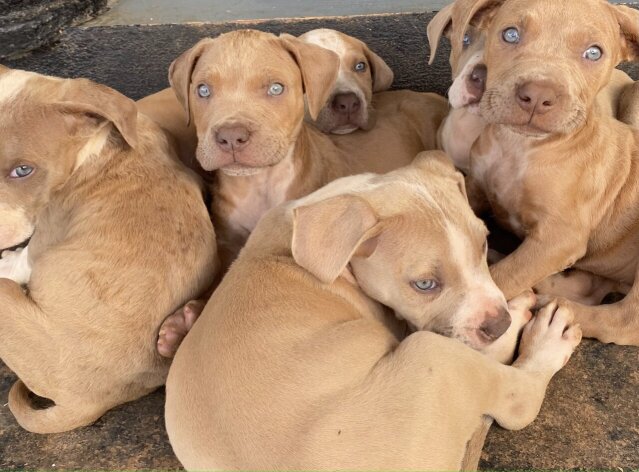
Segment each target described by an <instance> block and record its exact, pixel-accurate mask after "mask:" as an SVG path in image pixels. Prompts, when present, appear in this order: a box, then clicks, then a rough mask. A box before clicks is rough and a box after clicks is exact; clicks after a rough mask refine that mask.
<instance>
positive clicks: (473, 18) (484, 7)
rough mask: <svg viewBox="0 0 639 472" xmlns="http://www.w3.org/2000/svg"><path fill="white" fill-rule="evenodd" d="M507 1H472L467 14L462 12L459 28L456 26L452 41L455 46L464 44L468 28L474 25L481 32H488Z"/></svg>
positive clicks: (468, 5) (467, 7) (467, 6)
mask: <svg viewBox="0 0 639 472" xmlns="http://www.w3.org/2000/svg"><path fill="white" fill-rule="evenodd" d="M505 1H506V0H470V1H468V2H465V3H467V5H466V12H465V14H464V12H460V15H459V16H460V18H461V21H460V23H459V27H458V26H455V30H456V32H455V33H454V36H455V37H453V38H451V41H452V43H453V44H463V43H464V34H466V31H468V27H469V26H470V24H471V23H472V24H473V25H474V26H475V29H477V30H479V31H486V30H487V29H488V28H489V26H490V23H491V22H492V19H493V17H494V16H495V14H496V13H497V11H498V10H499V7H501V5H502V4H503V3H504V2H505Z"/></svg>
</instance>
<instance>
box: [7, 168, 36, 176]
mask: <svg viewBox="0 0 639 472" xmlns="http://www.w3.org/2000/svg"><path fill="white" fill-rule="evenodd" d="M34 170H35V169H34V168H33V167H31V166H27V165H22V166H18V167H16V168H15V169H13V170H12V171H11V173H10V174H9V177H11V178H12V179H22V178H24V177H28V176H29V175H31V174H33V171H34Z"/></svg>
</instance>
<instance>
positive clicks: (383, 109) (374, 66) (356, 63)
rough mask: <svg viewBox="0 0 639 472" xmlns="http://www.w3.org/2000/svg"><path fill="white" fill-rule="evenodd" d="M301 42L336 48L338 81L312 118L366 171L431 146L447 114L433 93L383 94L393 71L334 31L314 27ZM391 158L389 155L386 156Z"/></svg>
mask: <svg viewBox="0 0 639 472" xmlns="http://www.w3.org/2000/svg"><path fill="white" fill-rule="evenodd" d="M299 39H300V40H301V41H304V42H307V43H310V44H316V45H318V46H322V47H324V48H326V49H329V50H331V51H333V52H335V53H336V54H337V55H338V57H339V60H340V65H339V73H338V77H337V82H336V83H335V86H334V87H333V90H332V92H331V95H330V96H329V99H328V101H327V102H326V104H325V105H324V107H323V108H322V110H321V111H320V112H319V115H318V117H317V119H316V120H312V119H310V118H309V117H308V116H307V121H309V122H312V123H313V124H314V125H315V126H316V127H317V128H319V129H320V130H321V131H322V132H324V133H328V134H329V135H331V139H332V141H333V143H334V144H335V145H336V146H337V147H338V148H339V149H340V150H342V151H343V152H344V153H346V154H348V155H349V156H351V157H352V158H354V159H355V160H356V161H357V162H359V163H361V164H362V165H363V166H364V167H365V168H366V170H368V171H371V172H378V173H384V172H388V171H390V170H393V169H396V168H397V167H398V166H403V165H407V164H410V162H411V161H412V160H413V158H414V157H415V156H416V155H417V154H418V153H420V152H421V151H424V150H429V149H435V147H436V146H437V138H436V133H437V129H438V128H439V126H440V124H441V122H442V120H443V119H444V117H445V116H446V113H447V112H448V107H447V105H446V101H445V100H444V99H443V98H442V97H440V96H439V95H437V94H433V93H419V92H413V91H411V90H397V91H392V92H385V90H387V89H388V88H389V87H390V86H391V84H392V82H393V72H392V70H391V69H390V67H388V65H387V64H386V63H385V62H384V61H383V59H381V58H380V57H379V56H378V55H377V54H375V53H374V52H372V51H371V50H370V49H369V48H368V46H366V44H365V43H363V42H362V41H360V40H358V39H356V38H353V37H352V36H348V35H346V34H344V33H340V32H339V31H335V30H330V29H317V30H312V31H309V32H307V33H304V34H303V35H301V36H300V37H299ZM391 156H392V157H391Z"/></svg>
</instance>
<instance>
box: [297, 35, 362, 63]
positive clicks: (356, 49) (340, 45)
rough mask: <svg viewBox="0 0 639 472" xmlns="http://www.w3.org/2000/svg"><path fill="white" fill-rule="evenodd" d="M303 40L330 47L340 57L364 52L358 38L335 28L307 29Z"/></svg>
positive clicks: (326, 47)
mask: <svg viewBox="0 0 639 472" xmlns="http://www.w3.org/2000/svg"><path fill="white" fill-rule="evenodd" d="M303 40H304V42H307V43H311V44H315V45H316V46H321V47H323V48H325V49H330V50H331V51H333V52H334V53H336V54H337V55H338V56H339V57H340V59H344V58H345V57H347V56H348V55H355V54H359V55H361V54H363V53H364V46H363V45H362V43H361V42H360V41H359V40H357V39H355V38H352V37H350V36H348V35H345V34H344V33H340V32H339V31H335V30H330V29H318V30H313V31H309V32H308V33H305V34H304V37H303Z"/></svg>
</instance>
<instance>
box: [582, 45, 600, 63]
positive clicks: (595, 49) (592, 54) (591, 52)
mask: <svg viewBox="0 0 639 472" xmlns="http://www.w3.org/2000/svg"><path fill="white" fill-rule="evenodd" d="M601 56H603V52H602V50H601V48H600V47H599V46H590V47H589V48H588V49H586V51H585V52H584V56H583V57H584V58H585V59H588V60H589V61H598V60H599V59H601Z"/></svg>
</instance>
